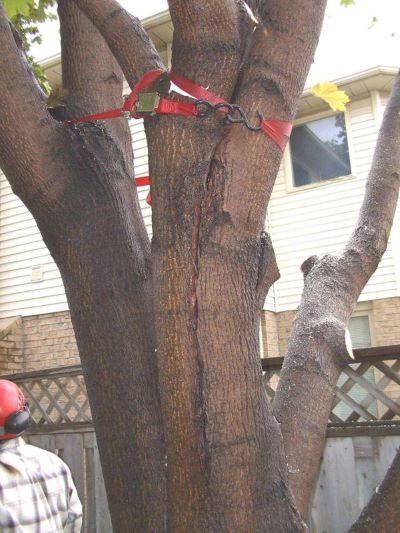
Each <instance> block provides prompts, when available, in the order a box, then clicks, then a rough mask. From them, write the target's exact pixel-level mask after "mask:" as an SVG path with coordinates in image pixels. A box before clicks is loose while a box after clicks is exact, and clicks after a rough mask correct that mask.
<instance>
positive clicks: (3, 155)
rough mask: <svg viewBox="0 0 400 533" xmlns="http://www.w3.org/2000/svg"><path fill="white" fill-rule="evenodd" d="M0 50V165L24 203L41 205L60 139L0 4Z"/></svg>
mask: <svg viewBox="0 0 400 533" xmlns="http://www.w3.org/2000/svg"><path fill="white" fill-rule="evenodd" d="M0 50H1V54H0V93H1V100H0V124H1V131H0V165H1V168H2V169H3V171H4V172H5V173H6V175H7V177H8V178H9V180H10V182H11V186H12V188H13V190H14V191H15V192H20V193H22V197H23V199H24V201H26V200H27V199H28V198H32V197H36V199H37V202H42V201H43V198H41V197H40V192H41V191H43V190H44V189H46V188H47V186H48V184H47V183H46V177H49V176H51V175H52V170H54V169H55V166H56V162H55V156H54V152H55V153H57V149H58V148H59V144H61V136H58V135H57V123H56V122H55V121H54V120H53V119H52V117H51V116H50V114H49V113H48V112H47V110H46V105H45V102H44V100H43V94H42V92H41V91H40V89H39V87H38V85H37V83H36V82H35V81H34V80H33V77H32V74H31V72H30V70H29V66H28V64H27V62H26V58H25V55H24V53H23V52H22V50H19V48H18V46H17V44H16V42H15V40H14V37H13V34H12V31H11V28H10V24H9V22H8V20H7V18H6V16H5V13H4V9H3V7H2V4H1V3H0ZM10 73H12V76H11V75H10ZM59 170H60V169H59ZM61 182H62V174H61V176H60V183H61ZM53 199H54V198H53ZM48 205H49V204H48Z"/></svg>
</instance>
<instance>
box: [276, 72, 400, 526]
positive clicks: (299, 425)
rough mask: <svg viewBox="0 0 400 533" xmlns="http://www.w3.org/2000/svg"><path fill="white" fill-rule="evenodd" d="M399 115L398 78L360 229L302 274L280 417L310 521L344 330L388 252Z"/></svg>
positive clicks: (300, 502) (343, 356) (399, 164)
mask: <svg viewBox="0 0 400 533" xmlns="http://www.w3.org/2000/svg"><path fill="white" fill-rule="evenodd" d="M399 110H400V79H399V76H397V78H396V82H395V84H394V87H393V89H392V94H391V98H390V100H389V102H388V105H387V108H386V112H385V116H384V119H383V122H382V126H381V129H380V133H379V138H378V141H377V145H376V149H375V154H374V159H373V164H372V168H371V171H370V174H369V177H368V182H367V189H366V193H365V198H364V202H363V205H362V207H361V211H360V215H359V219H358V222H357V225H356V228H355V230H354V232H353V234H352V236H351V237H350V239H349V241H348V243H347V245H346V246H345V248H344V250H343V251H341V252H339V253H337V254H329V255H325V256H323V257H312V258H310V259H309V260H307V261H306V262H305V263H304V264H303V267H302V269H303V272H304V275H305V280H304V291H303V296H302V300H301V304H300V307H299V310H298V312H297V315H296V318H295V321H294V324H293V329H292V331H291V334H290V338H289V343H288V351H287V355H286V357H285V360H284V364H283V368H282V372H281V376H280V380H279V384H278V389H277V393H276V396H275V401H274V413H275V416H276V418H277V420H278V421H279V422H280V423H281V428H282V434H283V439H284V444H285V450H286V454H287V459H288V465H289V476H290V482H291V487H292V490H293V492H294V496H295V499H296V504H297V506H298V508H299V510H300V512H301V513H302V516H303V517H305V518H306V517H307V513H308V506H309V504H310V498H311V495H312V492H313V487H314V481H315V476H316V473H317V469H318V465H319V461H320V457H321V454H322V450H323V446H324V442H325V430H326V425H327V423H328V417H329V413H330V409H331V405H332V401H333V397H334V387H335V385H336V382H337V379H338V377H339V373H340V371H341V368H342V365H343V363H344V362H348V357H349V354H348V353H347V348H346V344H345V328H346V327H347V323H348V321H349V318H350V315H351V313H352V311H353V308H354V306H355V304H356V302H357V299H358V297H359V295H360V292H361V291H362V289H363V288H364V286H365V284H366V283H367V281H368V279H369V278H370V277H371V275H372V274H373V272H374V271H375V269H376V267H377V266H378V264H379V261H380V259H381V257H382V255H383V253H384V251H385V249H386V245H387V240H388V236H389V232H390V228H391V225H392V221H393V217H394V213H395V209H396V205H397V197H398V189H399V182H400V151H399V150H398V142H399V138H400V114H399ZM382 206H385V207H384V208H382ZM294 435H296V438H295V439H294V438H293V436H294Z"/></svg>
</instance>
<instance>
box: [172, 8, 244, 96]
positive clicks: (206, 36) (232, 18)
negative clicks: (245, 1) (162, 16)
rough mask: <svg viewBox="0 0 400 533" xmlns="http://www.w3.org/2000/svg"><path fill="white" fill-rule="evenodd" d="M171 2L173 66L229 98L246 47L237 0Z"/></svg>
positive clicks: (174, 68) (180, 72)
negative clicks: (243, 48) (243, 42)
mask: <svg viewBox="0 0 400 533" xmlns="http://www.w3.org/2000/svg"><path fill="white" fill-rule="evenodd" d="M168 3H169V8H170V12H171V18H172V22H173V24H174V30H175V31H174V40H173V44H172V68H173V70H176V71H177V72H178V73H179V74H183V75H185V76H186V77H188V78H190V79H191V80H193V81H196V82H197V83H199V84H200V85H203V86H204V87H210V89H211V90H212V91H213V92H215V93H216V94H218V95H219V96H221V97H222V98H227V99H228V100H229V99H230V97H231V94H232V90H233V87H234V84H235V81H236V78H237V73H238V67H239V64H240V57H241V51H242V36H241V33H240V30H241V27H240V17H239V8H238V5H237V3H236V2H235V1H234V0H214V1H212V2H210V1H208V2H198V1H196V0H189V1H186V0H169V2H168ZM210 58H212V61H211V62H210ZM206 65H207V68H205V66H206Z"/></svg>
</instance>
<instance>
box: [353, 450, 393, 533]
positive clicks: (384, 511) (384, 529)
mask: <svg viewBox="0 0 400 533" xmlns="http://www.w3.org/2000/svg"><path fill="white" fill-rule="evenodd" d="M399 501H400V448H399V449H398V450H397V453H396V455H395V458H394V459H393V462H392V464H391V466H390V468H389V470H388V471H387V473H386V476H385V478H384V480H383V481H382V483H381V484H380V485H379V486H378V487H377V488H376V490H375V492H374V494H373V495H372V498H371V500H370V501H369V503H368V504H367V505H366V506H365V507H364V509H363V511H362V512H361V514H360V516H359V518H358V520H357V521H356V522H355V523H354V524H353V526H352V527H351V528H350V530H349V533H376V532H377V531H379V533H393V531H397V530H398V528H399V524H400V505H399Z"/></svg>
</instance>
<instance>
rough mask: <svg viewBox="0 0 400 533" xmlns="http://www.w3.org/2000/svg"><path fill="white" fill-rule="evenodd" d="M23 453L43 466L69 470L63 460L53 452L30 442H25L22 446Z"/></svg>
mask: <svg viewBox="0 0 400 533" xmlns="http://www.w3.org/2000/svg"><path fill="white" fill-rule="evenodd" d="M24 455H25V457H29V458H31V459H33V460H35V461H36V462H37V463H40V464H41V465H43V466H44V467H49V466H53V467H56V468H59V469H60V470H61V471H65V472H66V473H67V472H69V468H68V466H67V465H66V464H65V462H64V461H63V460H62V459H61V458H60V457H58V455H56V454H55V453H53V452H49V451H47V450H44V449H43V448H39V447H38V446H33V445H32V444H26V445H25V446H24Z"/></svg>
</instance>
